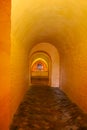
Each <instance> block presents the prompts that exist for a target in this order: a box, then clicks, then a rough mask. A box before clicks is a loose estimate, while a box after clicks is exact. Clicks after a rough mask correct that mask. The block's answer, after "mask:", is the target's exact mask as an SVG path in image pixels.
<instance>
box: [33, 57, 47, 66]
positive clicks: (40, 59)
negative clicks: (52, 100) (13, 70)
mask: <svg viewBox="0 0 87 130" xmlns="http://www.w3.org/2000/svg"><path fill="white" fill-rule="evenodd" d="M38 61H42V63H45V64H46V66H47V67H48V63H47V61H46V60H44V59H42V58H37V59H35V60H34V61H33V62H32V65H31V68H32V66H33V65H34V64H35V62H38Z"/></svg>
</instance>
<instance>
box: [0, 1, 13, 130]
mask: <svg viewBox="0 0 87 130" xmlns="http://www.w3.org/2000/svg"><path fill="white" fill-rule="evenodd" d="M10 10H11V8H10V0H4V1H3V0H1V1H0V130H8V126H9V122H10Z"/></svg>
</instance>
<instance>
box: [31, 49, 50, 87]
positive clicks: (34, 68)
mask: <svg viewBox="0 0 87 130" xmlns="http://www.w3.org/2000/svg"><path fill="white" fill-rule="evenodd" d="M29 84H45V85H51V59H50V56H49V55H48V54H47V53H45V52H42V51H37V52H34V53H31V55H30V58H29Z"/></svg>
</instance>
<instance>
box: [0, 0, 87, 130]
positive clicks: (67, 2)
mask: <svg viewBox="0 0 87 130" xmlns="http://www.w3.org/2000/svg"><path fill="white" fill-rule="evenodd" d="M0 12H1V13H0V16H1V19H0V27H1V28H2V30H3V31H1V32H0V35H1V37H0V57H1V60H0V63H1V68H0V69H1V71H0V72H1V86H2V87H1V91H0V93H1V97H0V105H1V111H3V112H2V113H1V115H0V117H1V118H0V119H1V125H0V127H1V129H2V130H5V129H7V126H8V125H9V122H10V121H9V120H10V119H11V118H12V117H13V115H14V113H15V111H16V109H17V108H18V105H19V104H20V102H21V100H22V98H23V96H24V94H25V93H26V91H27V90H28V88H29V81H30V80H29V79H30V78H29V76H30V74H29V67H30V66H29V65H30V64H29V61H30V59H31V58H30V55H32V54H33V53H34V52H37V51H40V52H43V51H44V52H46V53H48V54H49V56H50V57H51V60H52V58H53V57H55V58H53V60H55V61H54V62H53V60H52V64H53V65H54V66H55V67H56V69H55V70H53V72H52V70H51V74H52V73H53V75H52V76H53V77H50V79H51V80H50V81H52V82H53V81H54V80H53V79H54V75H55V73H57V77H56V79H55V80H56V81H55V82H53V84H51V85H52V86H54V87H55V86H58V87H60V89H62V90H63V91H64V92H65V93H66V94H67V95H68V96H69V98H70V99H71V100H72V101H73V102H75V103H76V104H77V105H78V106H79V107H80V108H81V109H82V110H84V112H87V69H86V68H87V1H85V0H83V1H81V0H80V1H79V0H77V1H75V0H63V1H61V0H52V1H49V0H44V1H41V0H30V1H28V0H22V1H21V0H12V1H11V2H10V0H5V1H4V2H3V1H1V4H0ZM4 12H5V13H4ZM10 25H11V26H10ZM10 36H11V37H10ZM48 44H49V45H48ZM41 46H42V48H41V49H40V47H41ZM48 46H53V48H55V51H54V50H53V49H52V47H48ZM52 54H53V55H54V56H53V57H52ZM55 54H57V55H55ZM10 66H11V67H10ZM51 67H52V66H51ZM10 72H11V73H10ZM9 110H10V111H9ZM5 115H6V117H7V120H8V121H7V123H4V116H5ZM9 115H10V116H9ZM4 124H5V125H4ZM5 126H6V128H5Z"/></svg>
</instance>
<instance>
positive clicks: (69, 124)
mask: <svg viewBox="0 0 87 130" xmlns="http://www.w3.org/2000/svg"><path fill="white" fill-rule="evenodd" d="M10 130H87V115H86V114H84V113H83V111H82V110H80V109H79V108H78V106H77V105H76V104H74V103H72V102H71V101H70V100H69V98H68V97H67V96H66V94H64V93H63V92H62V91H61V90H60V89H59V88H54V87H49V86H43V85H42V86H34V85H33V86H31V87H30V89H29V91H28V92H27V93H26V95H25V97H24V99H23V101H22V103H21V104H20V106H19V108H18V110H17V112H16V114H15V115H14V118H13V121H12V124H11V126H10Z"/></svg>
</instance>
